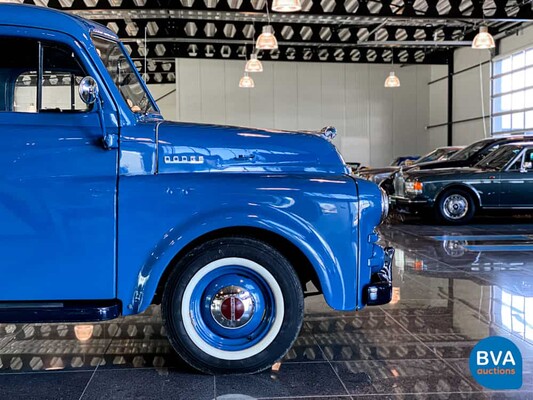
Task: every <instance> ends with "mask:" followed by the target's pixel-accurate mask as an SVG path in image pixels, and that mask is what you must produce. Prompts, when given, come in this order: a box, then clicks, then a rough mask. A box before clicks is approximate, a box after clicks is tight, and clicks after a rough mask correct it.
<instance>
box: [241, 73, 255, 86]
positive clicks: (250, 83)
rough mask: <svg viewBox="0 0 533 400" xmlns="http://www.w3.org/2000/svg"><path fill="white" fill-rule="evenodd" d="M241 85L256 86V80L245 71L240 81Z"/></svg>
mask: <svg viewBox="0 0 533 400" xmlns="http://www.w3.org/2000/svg"><path fill="white" fill-rule="evenodd" d="M239 87H240V88H246V89H248V88H253V87H255V84H254V80H253V79H252V78H250V77H249V76H248V72H245V73H244V76H243V77H242V78H241V80H240V81H239Z"/></svg>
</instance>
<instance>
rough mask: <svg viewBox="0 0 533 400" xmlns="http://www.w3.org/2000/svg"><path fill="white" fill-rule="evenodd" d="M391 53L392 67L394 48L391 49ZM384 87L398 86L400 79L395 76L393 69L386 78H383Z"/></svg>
mask: <svg viewBox="0 0 533 400" xmlns="http://www.w3.org/2000/svg"><path fill="white" fill-rule="evenodd" d="M391 53H392V66H393V67H394V50H391ZM384 86H385V87H386V88H396V87H400V79H399V78H398V77H397V76H396V74H395V73H394V71H391V72H390V74H389V76H387V79H385V85H384Z"/></svg>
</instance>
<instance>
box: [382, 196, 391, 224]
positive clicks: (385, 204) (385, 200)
mask: <svg viewBox="0 0 533 400" xmlns="http://www.w3.org/2000/svg"><path fill="white" fill-rule="evenodd" d="M379 191H380V192H381V219H380V221H379V223H380V224H381V223H383V221H385V220H386V219H387V217H388V216H389V209H390V201H389V195H388V194H387V192H385V190H383V189H382V188H379Z"/></svg>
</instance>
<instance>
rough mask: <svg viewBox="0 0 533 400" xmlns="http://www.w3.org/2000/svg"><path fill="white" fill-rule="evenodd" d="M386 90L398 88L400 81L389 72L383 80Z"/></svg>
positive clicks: (392, 72)
mask: <svg viewBox="0 0 533 400" xmlns="http://www.w3.org/2000/svg"><path fill="white" fill-rule="evenodd" d="M385 87H386V88H395V87H400V79H399V78H398V77H397V76H396V74H395V73H394V71H391V72H390V74H389V76H387V79H385Z"/></svg>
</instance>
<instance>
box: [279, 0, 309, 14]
mask: <svg viewBox="0 0 533 400" xmlns="http://www.w3.org/2000/svg"><path fill="white" fill-rule="evenodd" d="M301 9H302V3H301V2H300V0H274V2H273V3H272V11H277V12H295V11H300V10H301Z"/></svg>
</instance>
